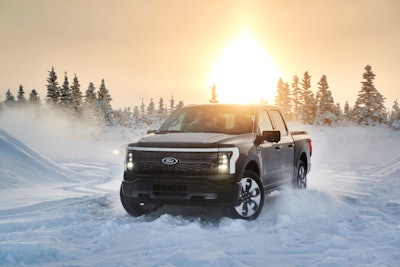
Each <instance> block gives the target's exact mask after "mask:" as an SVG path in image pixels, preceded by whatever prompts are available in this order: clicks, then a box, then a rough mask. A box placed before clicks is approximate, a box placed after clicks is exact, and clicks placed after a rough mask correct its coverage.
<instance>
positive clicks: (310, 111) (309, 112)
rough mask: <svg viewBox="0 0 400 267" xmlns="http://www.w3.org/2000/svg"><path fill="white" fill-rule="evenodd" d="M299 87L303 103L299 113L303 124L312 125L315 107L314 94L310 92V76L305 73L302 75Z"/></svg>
mask: <svg viewBox="0 0 400 267" xmlns="http://www.w3.org/2000/svg"><path fill="white" fill-rule="evenodd" d="M301 86H302V92H303V95H302V99H303V101H304V102H303V107H302V111H301V118H302V121H303V123H305V124H313V123H314V121H315V114H316V111H317V107H316V101H315V98H314V94H313V92H312V91H311V76H310V75H309V74H308V72H307V71H306V72H305V73H304V76H303V79H302V82H301Z"/></svg>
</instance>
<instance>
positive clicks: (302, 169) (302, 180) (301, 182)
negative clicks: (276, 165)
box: [293, 160, 307, 189]
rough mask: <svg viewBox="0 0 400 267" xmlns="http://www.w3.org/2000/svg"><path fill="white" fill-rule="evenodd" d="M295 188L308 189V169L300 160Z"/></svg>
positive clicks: (294, 183)
mask: <svg viewBox="0 0 400 267" xmlns="http://www.w3.org/2000/svg"><path fill="white" fill-rule="evenodd" d="M293 186H294V188H297V189H306V188H307V169H306V165H305V163H304V161H302V160H299V164H298V166H297V172H296V175H295V177H294V179H293Z"/></svg>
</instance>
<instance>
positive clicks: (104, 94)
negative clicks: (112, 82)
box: [97, 79, 114, 125]
mask: <svg viewBox="0 0 400 267" xmlns="http://www.w3.org/2000/svg"><path fill="white" fill-rule="evenodd" d="M111 100H112V98H111V96H110V94H109V92H108V89H107V88H106V85H105V83H104V79H103V80H101V85H100V87H99V90H98V92H97V106H98V110H99V111H100V112H101V113H102V114H104V119H105V123H106V124H107V125H112V124H113V123H114V114H113V110H112V108H111Z"/></svg>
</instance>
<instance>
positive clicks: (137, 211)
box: [119, 185, 157, 217]
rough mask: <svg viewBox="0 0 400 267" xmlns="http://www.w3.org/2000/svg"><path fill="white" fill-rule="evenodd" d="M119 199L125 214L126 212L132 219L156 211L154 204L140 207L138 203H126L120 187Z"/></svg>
mask: <svg viewBox="0 0 400 267" xmlns="http://www.w3.org/2000/svg"><path fill="white" fill-rule="evenodd" d="M119 197H120V199H121V203H122V206H123V207H124V209H125V210H126V212H128V213H129V214H130V215H132V216H134V217H139V216H141V215H144V214H148V213H150V212H152V211H155V210H156V209H157V205H155V204H147V205H144V204H143V205H141V204H140V203H138V202H131V201H128V200H127V198H126V197H125V196H124V193H123V191H122V185H121V188H120V190H119Z"/></svg>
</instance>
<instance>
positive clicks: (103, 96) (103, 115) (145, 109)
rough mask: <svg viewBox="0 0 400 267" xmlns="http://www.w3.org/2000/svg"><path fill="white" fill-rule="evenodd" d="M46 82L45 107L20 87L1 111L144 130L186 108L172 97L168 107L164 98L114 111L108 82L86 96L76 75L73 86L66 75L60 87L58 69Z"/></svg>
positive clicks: (92, 87) (91, 88) (33, 93)
mask: <svg viewBox="0 0 400 267" xmlns="http://www.w3.org/2000/svg"><path fill="white" fill-rule="evenodd" d="M46 81H47V84H46V88H47V93H46V98H45V103H42V100H41V98H40V97H39V95H38V93H37V91H36V90H35V89H32V91H31V92H30V94H29V98H28V99H26V97H25V91H24V87H23V85H20V86H19V89H18V92H17V98H16V99H15V97H14V96H13V94H12V93H11V91H10V89H8V90H7V92H6V95H5V100H4V101H2V102H1V101H0V111H1V109H2V108H3V107H6V108H18V107H34V108H44V109H47V110H49V111H50V112H62V113H64V114H65V115H67V116H71V117H73V118H77V119H80V120H84V121H88V122H94V123H100V124H105V125H109V126H113V125H121V126H125V127H135V128H140V127H143V126H144V125H150V124H159V123H160V122H161V121H163V120H164V119H165V118H166V117H167V116H168V115H169V114H170V113H171V112H173V111H174V110H176V109H178V108H180V107H182V106H183V105H184V103H183V101H178V103H175V100H174V98H173V96H171V99H170V100H169V103H168V104H166V103H165V101H164V99H163V98H160V99H159V101H158V104H156V103H155V102H154V101H153V99H152V98H151V99H150V102H149V103H148V104H147V105H146V104H145V103H144V100H143V99H142V103H141V105H140V106H134V107H133V109H132V108H131V107H126V108H124V109H118V110H113V109H112V107H111V101H112V97H111V94H110V92H109V90H108V89H107V87H106V85H105V82H104V79H102V80H101V84H100V87H99V88H98V89H97V88H96V87H95V85H94V84H93V83H92V82H90V83H89V85H88V87H87V89H86V91H85V92H82V90H81V85H80V83H79V79H78V77H77V75H76V74H75V75H74V78H73V81H72V82H69V78H68V76H67V73H65V74H64V81H63V83H62V84H60V83H59V81H58V76H57V74H56V72H55V70H54V67H52V68H51V70H50V71H49V75H48V77H47V80H46Z"/></svg>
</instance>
